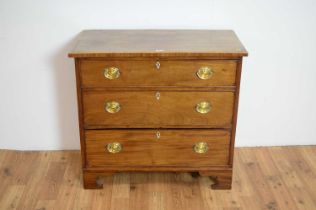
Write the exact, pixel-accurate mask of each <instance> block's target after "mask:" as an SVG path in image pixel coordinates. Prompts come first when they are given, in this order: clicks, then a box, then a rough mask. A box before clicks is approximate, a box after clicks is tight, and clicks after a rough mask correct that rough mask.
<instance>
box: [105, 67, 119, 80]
mask: <svg viewBox="0 0 316 210" xmlns="http://www.w3.org/2000/svg"><path fill="white" fill-rule="evenodd" d="M119 76H120V70H119V69H118V68H116V67H110V68H106V69H104V77H105V78H107V79H110V80H112V79H117V78H119Z"/></svg>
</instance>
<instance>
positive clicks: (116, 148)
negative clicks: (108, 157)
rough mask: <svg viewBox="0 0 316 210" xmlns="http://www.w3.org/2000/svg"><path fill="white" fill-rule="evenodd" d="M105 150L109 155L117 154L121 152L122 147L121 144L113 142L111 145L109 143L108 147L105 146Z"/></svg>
mask: <svg viewBox="0 0 316 210" xmlns="http://www.w3.org/2000/svg"><path fill="white" fill-rule="evenodd" d="M106 149H107V150H108V152H109V153H113V154H114V153H119V152H120V151H122V149H123V146H122V144H120V143H118V142H113V143H109V144H108V145H106Z"/></svg>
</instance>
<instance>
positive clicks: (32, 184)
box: [0, 146, 316, 210]
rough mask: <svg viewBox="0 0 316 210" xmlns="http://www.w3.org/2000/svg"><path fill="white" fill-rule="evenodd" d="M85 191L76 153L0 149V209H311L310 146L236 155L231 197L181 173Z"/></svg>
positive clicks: (315, 191)
mask: <svg viewBox="0 0 316 210" xmlns="http://www.w3.org/2000/svg"><path fill="white" fill-rule="evenodd" d="M104 181H105V187H104V189H103V190H83V188H82V176H81V170H80V154H79V152H78V151H61V152H18V151H7V150H0V209H1V210H3V209H27V210H29V209H31V210H32V209H37V210H49V209H57V210H66V209H93V210H98V209H102V210H107V209H118V210H128V209H135V210H147V209H148V210H149V209H157V210H158V209H159V210H160V209H165V210H204V209H227V210H228V209H251V210H255V209H270V210H271V209H286V210H290V209H308V210H314V209H316V146H304V147H266V148H240V149H236V156H235V163H234V178H233V189H232V190H230V191H229V190H217V191H215V190H212V189H211V188H210V185H211V180H210V179H209V178H207V177H196V176H191V174H187V173H182V174H181V173H180V174H175V173H174V174H173V173H148V174H146V173H135V174H117V175H115V176H114V177H108V178H105V180H104Z"/></svg>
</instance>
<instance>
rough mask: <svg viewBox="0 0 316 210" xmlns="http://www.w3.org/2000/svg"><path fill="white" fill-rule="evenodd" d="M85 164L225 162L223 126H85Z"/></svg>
mask: <svg viewBox="0 0 316 210" xmlns="http://www.w3.org/2000/svg"><path fill="white" fill-rule="evenodd" d="M85 140H86V158H87V164H88V166H89V167H90V166H96V167H97V166H124V165H125V166H133V165H135V166H136V165H137V166H189V167H198V166H212V165H227V163H228V159H229V142H230V132H229V131H226V130H200V129H196V130H182V129H181V130H87V131H86V132H85Z"/></svg>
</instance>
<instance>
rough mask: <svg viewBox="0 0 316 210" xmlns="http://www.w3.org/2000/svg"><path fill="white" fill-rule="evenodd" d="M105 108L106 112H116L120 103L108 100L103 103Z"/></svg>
mask: <svg viewBox="0 0 316 210" xmlns="http://www.w3.org/2000/svg"><path fill="white" fill-rule="evenodd" d="M105 110H106V111H107V112H108V113H112V114H114V113H117V112H119V111H120V110H121V105H120V103H119V102H116V101H110V102H107V103H106V104H105Z"/></svg>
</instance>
